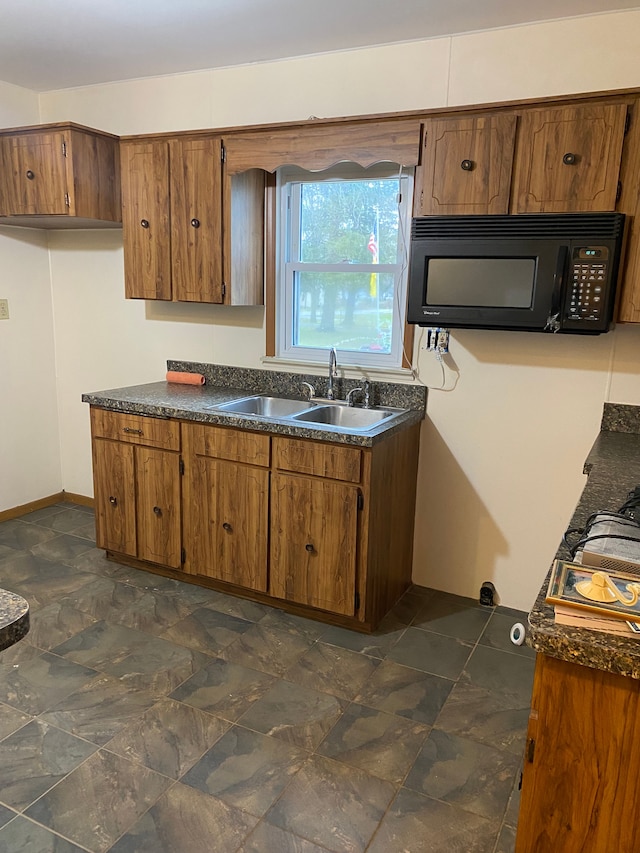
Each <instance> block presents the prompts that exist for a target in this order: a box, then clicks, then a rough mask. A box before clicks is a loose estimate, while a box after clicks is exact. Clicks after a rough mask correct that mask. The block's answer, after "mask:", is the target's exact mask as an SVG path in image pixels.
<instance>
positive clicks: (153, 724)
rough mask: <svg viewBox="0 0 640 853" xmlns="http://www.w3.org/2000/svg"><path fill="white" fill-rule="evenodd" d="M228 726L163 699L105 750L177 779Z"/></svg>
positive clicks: (223, 722)
mask: <svg viewBox="0 0 640 853" xmlns="http://www.w3.org/2000/svg"><path fill="white" fill-rule="evenodd" d="M229 725H230V723H227V722H225V721H223V720H221V719H219V718H218V717H214V716H213V715H212V714H207V713H205V712H204V711H199V710H198V709H197V708H193V707H191V706H190V705H184V704H183V703H182V702H176V701H175V700H174V699H163V700H162V701H160V702H158V703H157V704H156V705H153V707H151V708H149V710H148V711H145V712H144V714H142V715H141V716H139V717H136V718H135V719H134V720H133V721H132V722H131V723H129V724H128V725H126V726H125V727H124V728H123V729H121V730H120V731H119V732H118V734H117V735H116V736H115V737H114V738H112V739H111V740H110V741H108V742H107V744H106V746H105V748H106V749H109V750H111V751H112V752H116V753H118V754H119V755H123V756H124V757H125V758H129V759H131V761H137V762H138V763H139V764H144V765H145V767H149V768H150V769H151V770H156V771H157V772H158V773H163V774H164V775H165V776H170V777H171V778H172V779H179V778H180V777H181V776H182V775H183V774H184V773H186V772H187V770H189V769H190V768H191V767H192V766H193V765H194V764H195V763H196V761H198V760H199V759H200V758H201V757H202V756H203V755H204V753H205V752H206V751H207V750H208V749H209V748H210V747H212V746H213V744H214V743H215V742H216V741H217V740H218V739H219V738H220V737H221V736H222V735H223V734H224V733H225V731H226V730H227V729H228V728H229Z"/></svg>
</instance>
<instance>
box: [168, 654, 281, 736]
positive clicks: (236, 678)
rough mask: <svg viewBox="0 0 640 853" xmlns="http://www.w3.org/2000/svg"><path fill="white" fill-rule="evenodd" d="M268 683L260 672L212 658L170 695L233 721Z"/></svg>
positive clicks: (268, 680)
mask: <svg viewBox="0 0 640 853" xmlns="http://www.w3.org/2000/svg"><path fill="white" fill-rule="evenodd" d="M272 683H273V678H272V676H270V675H267V674H266V673H264V672H258V671H257V670H254V669H248V668H247V667H245V666H240V665H239V664H235V663H227V661H224V660H219V659H214V660H212V661H211V663H208V664H207V665H206V666H204V667H203V668H202V669H200V670H199V671H198V672H196V674H195V675H193V676H192V677H191V678H189V679H187V681H185V683H184V684H182V685H181V686H180V687H178V688H177V689H176V690H174V691H173V693H172V694H171V697H172V698H173V699H177V700H178V701H180V702H185V703H186V704H188V705H193V707H194V708H200V709H201V710H202V711H209V712H210V713H212V714H215V715H216V716H218V717H222V718H223V719H225V720H231V721H232V722H234V721H235V720H237V719H238V717H240V716H241V715H242V714H244V712H245V711H246V710H247V708H248V707H249V706H250V705H251V704H252V703H253V702H255V701H256V700H257V699H259V698H260V697H261V696H263V695H264V694H265V693H266V691H267V690H268V689H269V687H270V686H271V684H272Z"/></svg>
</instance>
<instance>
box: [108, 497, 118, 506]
mask: <svg viewBox="0 0 640 853" xmlns="http://www.w3.org/2000/svg"><path fill="white" fill-rule="evenodd" d="M109 503H110V504H111V506H118V498H114V496H113V495H111V497H110V498H109Z"/></svg>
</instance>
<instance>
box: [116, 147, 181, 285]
mask: <svg viewBox="0 0 640 853" xmlns="http://www.w3.org/2000/svg"><path fill="white" fill-rule="evenodd" d="M120 151H121V169H122V232H123V238H124V270H125V296H126V297H127V299H171V246H170V242H169V241H170V230H169V148H168V145H167V143H166V142H163V141H149V142H123V143H122V145H121V149H120Z"/></svg>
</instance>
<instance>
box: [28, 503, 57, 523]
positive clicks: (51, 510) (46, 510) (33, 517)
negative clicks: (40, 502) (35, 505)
mask: <svg viewBox="0 0 640 853" xmlns="http://www.w3.org/2000/svg"><path fill="white" fill-rule="evenodd" d="M64 510H65V507H64V506H61V505H60V504H52V505H51V506H43V507H41V508H40V509H34V510H33V511H32V512H28V513H26V514H25V515H21V516H20V521H25V522H27V523H28V524H40V523H41V522H42V521H43V520H45V519H47V518H50V517H51V516H52V515H58V514H59V513H61V512H64Z"/></svg>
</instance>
